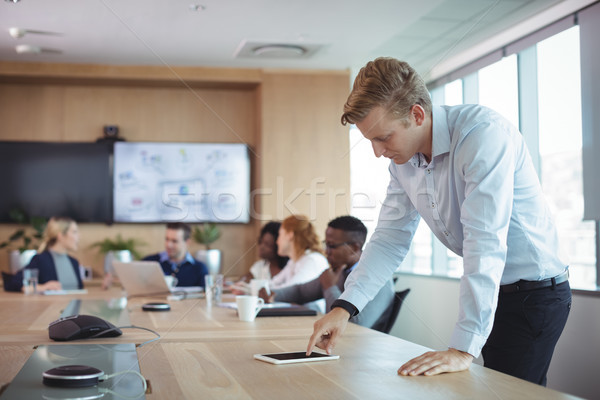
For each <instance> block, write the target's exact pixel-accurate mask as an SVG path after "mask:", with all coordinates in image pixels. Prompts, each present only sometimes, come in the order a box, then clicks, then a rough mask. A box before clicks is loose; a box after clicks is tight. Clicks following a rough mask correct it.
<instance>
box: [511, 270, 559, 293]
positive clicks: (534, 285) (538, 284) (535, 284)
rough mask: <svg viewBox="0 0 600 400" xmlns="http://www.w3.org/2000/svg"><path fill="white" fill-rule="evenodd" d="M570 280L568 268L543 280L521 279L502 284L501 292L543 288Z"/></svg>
mask: <svg viewBox="0 0 600 400" xmlns="http://www.w3.org/2000/svg"><path fill="white" fill-rule="evenodd" d="M567 280H569V270H566V271H565V272H563V273H562V274H560V275H556V276H555V277H554V278H548V279H544V280H542V281H524V280H520V281H518V282H515V283H511V284H509V285H502V286H500V292H501V293H514V292H525V291H527V290H534V289H542V288H546V287H550V286H556V285H560V284H561V283H563V282H566V281H567Z"/></svg>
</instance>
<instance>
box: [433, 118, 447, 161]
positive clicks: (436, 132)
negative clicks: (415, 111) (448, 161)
mask: <svg viewBox="0 0 600 400" xmlns="http://www.w3.org/2000/svg"><path fill="white" fill-rule="evenodd" d="M431 118H432V120H433V121H432V133H431V136H432V141H433V143H432V146H431V147H432V152H431V153H432V154H431V159H432V160H433V159H434V158H435V157H437V156H439V155H440V154H445V153H449V152H450V128H448V114H447V112H446V109H445V108H444V107H441V106H433V108H432V110H431Z"/></svg>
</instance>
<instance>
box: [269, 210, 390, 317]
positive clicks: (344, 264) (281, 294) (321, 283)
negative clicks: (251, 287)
mask: <svg viewBox="0 0 600 400" xmlns="http://www.w3.org/2000/svg"><path fill="white" fill-rule="evenodd" d="M366 238H367V227H366V226H365V225H364V224H363V223H362V222H361V221H360V220H359V219H357V218H355V217H352V216H349V215H347V216H343V217H338V218H335V219H333V220H332V221H330V222H329V224H328V225H327V230H326V231H325V242H324V245H325V255H326V256H327V261H328V262H329V265H330V268H329V269H327V270H325V271H324V272H323V273H322V274H321V276H319V277H318V278H316V279H314V280H312V281H310V282H306V283H302V284H298V285H293V286H288V287H285V288H281V289H277V290H275V291H274V292H273V293H272V294H271V296H269V295H268V294H267V292H266V290H265V289H261V291H260V294H259V295H260V297H262V298H263V299H264V300H265V301H266V302H273V301H282V302H288V303H298V304H304V303H309V302H312V301H315V300H319V299H323V298H324V299H325V304H326V310H327V311H329V310H330V308H331V304H332V303H333V302H334V301H335V300H336V299H337V298H338V297H339V296H340V294H341V293H342V291H343V290H344V282H346V278H347V277H348V275H349V274H350V272H352V270H353V269H354V267H355V266H356V264H357V263H358V260H359V258H360V255H361V254H362V247H363V245H364V243H365V240H366ZM393 298H394V289H393V285H392V282H391V281H389V282H388V283H387V284H386V285H384V286H383V288H382V289H381V290H380V291H379V293H377V295H376V296H375V297H374V298H373V300H371V301H370V302H369V303H368V304H367V306H366V307H365V308H364V310H363V311H362V312H360V313H359V314H357V315H356V316H354V317H352V318H350V321H351V322H354V323H356V324H359V325H362V326H366V327H368V328H372V327H377V326H380V325H381V324H383V323H384V322H385V321H387V319H388V318H389V313H390V311H391V309H390V305H391V304H392V300H393Z"/></svg>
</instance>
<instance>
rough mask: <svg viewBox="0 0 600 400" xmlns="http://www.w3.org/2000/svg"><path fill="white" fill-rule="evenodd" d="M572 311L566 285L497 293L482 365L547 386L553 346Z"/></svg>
mask: <svg viewBox="0 0 600 400" xmlns="http://www.w3.org/2000/svg"><path fill="white" fill-rule="evenodd" d="M570 309H571V288H570V286H569V282H568V281H567V282H564V283H561V284H559V285H557V286H554V287H552V286H550V287H547V288H543V289H536V290H530V291H525V292H514V293H500V295H499V298H498V308H497V309H496V315H495V317H494V326H493V327H492V333H491V334H490V336H489V337H488V340H487V342H486V344H485V346H484V347H483V350H482V355H483V361H484V366H486V367H488V368H491V369H495V370H496V371H500V372H504V373H506V374H508V375H512V376H515V377H517V378H521V379H525V380H527V381H529V382H533V383H537V384H540V385H543V386H546V373H547V372H548V367H549V366H550V360H551V359H552V353H554V346H556V342H557V341H558V338H559V337H560V334H561V333H562V331H563V328H564V327H565V324H566V323H567V317H568V316H569V311H570Z"/></svg>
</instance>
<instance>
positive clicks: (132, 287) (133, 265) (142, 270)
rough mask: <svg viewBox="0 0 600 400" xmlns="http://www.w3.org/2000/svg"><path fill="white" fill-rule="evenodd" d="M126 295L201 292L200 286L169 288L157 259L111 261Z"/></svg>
mask: <svg viewBox="0 0 600 400" xmlns="http://www.w3.org/2000/svg"><path fill="white" fill-rule="evenodd" d="M113 268H114V271H115V272H116V273H117V276H118V277H119V280H120V281H121V285H123V289H125V291H126V292H127V297H139V296H152V295H168V294H171V293H186V294H187V293H201V292H202V291H203V288H202V287H201V286H193V287H177V286H176V287H173V288H169V286H168V285H167V282H166V281H165V275H164V273H163V270H162V268H161V266H160V264H159V263H158V261H131V262H121V261H116V260H115V261H113Z"/></svg>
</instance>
